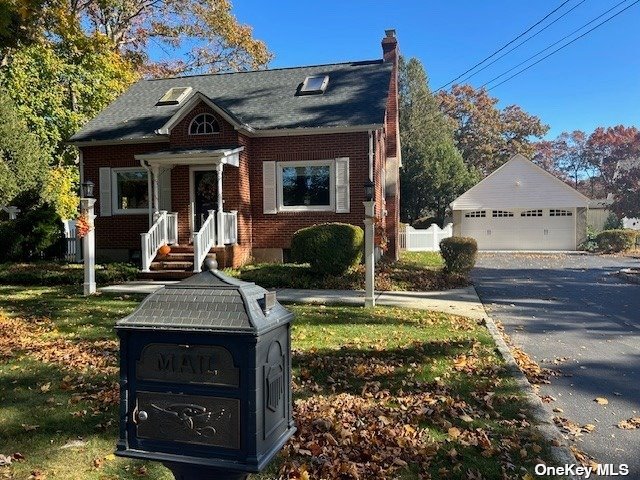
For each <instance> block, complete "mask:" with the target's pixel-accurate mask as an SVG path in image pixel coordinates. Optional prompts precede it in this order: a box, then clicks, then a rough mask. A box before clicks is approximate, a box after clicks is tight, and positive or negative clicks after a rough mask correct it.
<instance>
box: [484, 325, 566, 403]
mask: <svg viewBox="0 0 640 480" xmlns="http://www.w3.org/2000/svg"><path fill="white" fill-rule="evenodd" d="M496 326H497V327H498V330H500V333H501V334H502V337H503V338H504V340H505V342H506V343H507V345H508V346H509V349H510V350H511V354H512V355H513V358H514V360H515V361H516V364H517V365H518V368H519V369H520V370H521V371H522V373H524V375H525V376H526V377H527V380H529V383H531V384H532V385H534V386H537V385H542V384H549V383H551V382H550V380H549V379H550V378H551V377H555V376H558V375H560V372H558V371H555V370H551V369H548V368H542V367H541V366H540V365H538V364H537V362H536V361H535V360H533V359H532V358H531V357H530V356H529V355H528V354H527V353H526V352H525V351H524V350H522V348H520V347H519V346H517V345H515V344H514V343H513V341H512V340H511V338H510V337H509V335H507V333H506V332H505V331H504V326H503V325H502V324H501V323H500V322H496ZM562 360H563V361H564V359H562ZM554 363H556V364H557V363H559V362H554ZM552 399H553V397H549V396H547V402H549V401H551V400H552ZM553 400H555V399H553ZM543 401H544V399H543Z"/></svg>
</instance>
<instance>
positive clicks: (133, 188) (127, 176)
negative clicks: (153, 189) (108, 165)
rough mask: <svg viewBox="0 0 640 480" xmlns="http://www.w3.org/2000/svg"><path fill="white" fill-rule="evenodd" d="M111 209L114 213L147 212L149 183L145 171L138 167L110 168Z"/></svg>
mask: <svg viewBox="0 0 640 480" xmlns="http://www.w3.org/2000/svg"><path fill="white" fill-rule="evenodd" d="M111 195H112V209H113V213H115V214H138V213H147V212H148V209H149V184H148V177H147V171H146V170H144V169H140V168H135V167H134V168H113V169H112V170H111Z"/></svg>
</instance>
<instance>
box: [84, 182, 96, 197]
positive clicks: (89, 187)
mask: <svg viewBox="0 0 640 480" xmlns="http://www.w3.org/2000/svg"><path fill="white" fill-rule="evenodd" d="M93 186H94V184H93V182H92V181H91V180H87V181H86V182H82V198H93Z"/></svg>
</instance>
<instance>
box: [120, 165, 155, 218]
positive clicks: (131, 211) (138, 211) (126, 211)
mask: <svg viewBox="0 0 640 480" xmlns="http://www.w3.org/2000/svg"><path fill="white" fill-rule="evenodd" d="M123 172H144V173H145V174H147V191H148V184H149V183H148V182H149V178H150V177H149V171H148V170H147V169H145V168H144V167H143V168H141V167H116V168H112V169H111V214H112V215H144V214H146V213H148V211H149V207H144V208H118V173H123ZM151 201H152V197H151V196H149V195H147V202H148V205H151Z"/></svg>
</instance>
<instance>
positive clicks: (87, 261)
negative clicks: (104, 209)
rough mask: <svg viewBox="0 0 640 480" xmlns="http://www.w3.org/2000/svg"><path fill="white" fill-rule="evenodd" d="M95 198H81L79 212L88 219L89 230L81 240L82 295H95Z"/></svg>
mask: <svg viewBox="0 0 640 480" xmlns="http://www.w3.org/2000/svg"><path fill="white" fill-rule="evenodd" d="M95 203H96V199H95V198H81V199H80V211H81V212H82V213H86V214H87V216H88V217H89V224H90V225H91V228H90V229H89V231H88V232H87V234H86V235H85V236H84V238H83V239H82V249H83V255H84V288H83V290H84V295H85V296H86V295H93V294H94V293H96V240H95V230H94V223H93V221H94V219H95V215H94V211H93V210H94V205H95Z"/></svg>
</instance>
